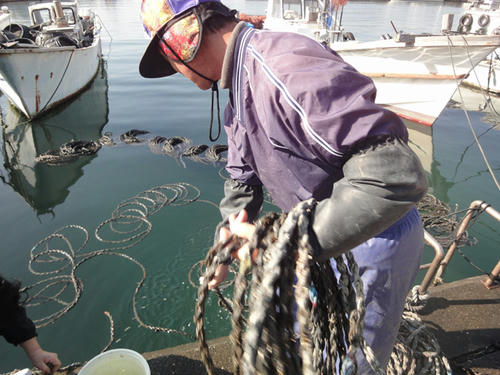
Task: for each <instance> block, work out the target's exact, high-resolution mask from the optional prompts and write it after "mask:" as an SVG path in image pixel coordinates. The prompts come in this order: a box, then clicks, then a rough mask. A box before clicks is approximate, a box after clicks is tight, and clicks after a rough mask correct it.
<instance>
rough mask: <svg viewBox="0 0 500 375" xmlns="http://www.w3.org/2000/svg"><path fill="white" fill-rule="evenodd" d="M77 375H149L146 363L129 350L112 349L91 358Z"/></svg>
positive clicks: (142, 358)
mask: <svg viewBox="0 0 500 375" xmlns="http://www.w3.org/2000/svg"><path fill="white" fill-rule="evenodd" d="M78 375H151V371H150V370H149V365H148V362H147V361H146V360H145V359H144V357H143V356H142V355H140V354H139V353H137V352H134V351H133V350H130V349H113V350H109V351H107V352H104V353H101V354H99V355H97V356H95V357H94V358H92V359H91V360H90V361H89V362H87V364H86V365H85V366H83V367H82V369H81V370H80V372H79V373H78Z"/></svg>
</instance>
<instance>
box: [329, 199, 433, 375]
mask: <svg viewBox="0 0 500 375" xmlns="http://www.w3.org/2000/svg"><path fill="white" fill-rule="evenodd" d="M423 248H424V232H423V228H422V224H421V221H420V215H419V214H418V211H417V209H416V208H413V209H412V210H410V211H409V212H408V213H407V214H406V215H405V216H404V217H403V218H401V219H400V220H399V221H398V222H396V223H395V224H393V225H392V226H391V227H389V228H388V229H387V230H385V231H384V232H382V233H380V234H379V235H378V236H376V237H374V238H371V239H369V240H368V241H366V242H364V243H362V244H361V245H359V246H357V247H355V248H354V249H353V250H351V251H352V254H353V255H354V259H355V260H356V262H357V263H358V266H359V272H360V276H361V279H362V281H363V287H364V293H365V302H366V316H365V330H364V337H365V339H366V341H367V343H368V344H369V345H370V346H371V347H372V349H373V351H374V352H375V357H376V358H377V360H378V361H379V363H380V364H381V366H383V368H385V367H386V366H387V363H388V362H389V358H390V355H391V352H392V349H393V346H394V341H395V339H396V336H397V333H398V329H399V324H400V321H401V315H402V312H403V308H404V304H405V300H406V296H407V294H408V292H409V290H410V289H411V287H412V285H413V283H414V281H415V278H416V276H417V272H418V270H419V266H420V262H421V257H422V252H423ZM330 262H331V264H332V268H333V269H334V271H336V267H335V261H334V260H333V259H332V260H331V261H330ZM336 273H337V272H336ZM337 277H338V274H337ZM358 352H359V353H357V355H356V359H357V362H358V372H357V373H358V374H363V375H364V374H372V373H373V372H372V371H371V368H370V366H369V364H368V363H367V362H366V359H365V357H364V355H363V354H362V353H361V351H358Z"/></svg>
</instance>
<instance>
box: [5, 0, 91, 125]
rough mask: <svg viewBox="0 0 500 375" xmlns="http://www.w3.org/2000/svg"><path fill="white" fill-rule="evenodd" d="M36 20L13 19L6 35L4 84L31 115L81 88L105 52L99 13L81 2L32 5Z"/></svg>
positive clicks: (13, 97)
mask: <svg viewBox="0 0 500 375" xmlns="http://www.w3.org/2000/svg"><path fill="white" fill-rule="evenodd" d="M28 9H29V15H30V20H31V26H30V27H27V26H24V25H18V24H9V25H8V26H7V27H6V28H4V30H3V32H2V34H1V35H0V37H2V38H3V43H0V45H1V46H2V48H1V49H0V90H2V92H3V93H4V94H5V95H6V96H7V97H8V98H9V100H10V101H11V102H12V103H13V104H14V105H15V106H16V107H17V108H18V109H19V110H20V111H21V112H22V113H23V114H24V115H25V116H26V117H28V118H29V119H33V118H35V117H37V116H39V115H40V114H42V113H44V112H46V111H47V110H49V109H51V108H53V107H55V106H57V105H58V104H59V103H62V102H64V101H66V100H68V99H69V98H71V97H72V96H74V95H76V94H78V93H79V92H81V91H82V90H83V89H84V88H85V87H86V86H87V85H88V84H89V83H90V82H91V80H92V79H93V78H94V76H95V74H96V72H97V69H98V66H99V61H100V58H101V41H100V35H99V31H100V27H99V25H98V24H97V23H96V22H95V19H94V18H95V15H94V14H93V13H92V12H88V13H87V14H86V15H85V16H82V15H80V14H79V13H78V6H77V3H76V2H71V3H70V2H63V3H61V2H59V1H54V2H52V3H40V4H35V5H31V6H29V8H28Z"/></svg>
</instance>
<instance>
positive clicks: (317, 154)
mask: <svg viewBox="0 0 500 375" xmlns="http://www.w3.org/2000/svg"><path fill="white" fill-rule="evenodd" d="M141 13H142V20H143V23H144V27H145V29H146V31H147V32H148V33H149V34H150V36H151V37H152V40H151V42H150V44H149V46H148V48H147V50H146V52H145V53H144V56H143V58H142V60H141V63H140V67H139V70H140V73H141V75H143V76H144V77H148V78H154V77H163V76H168V75H171V74H174V73H176V72H179V73H181V74H183V75H184V76H185V77H187V78H188V79H190V80H191V81H192V82H194V83H195V84H196V85H197V86H198V87H199V88H200V89H202V90H206V89H209V88H210V87H212V90H214V91H215V90H216V89H217V82H220V85H221V87H222V88H226V89H229V91H230V100H229V103H228V105H227V107H226V111H225V130H226V133H227V138H228V147H229V150H228V162H227V166H226V169H227V171H228V172H229V174H230V176H231V179H230V180H228V181H226V183H225V186H224V192H225V197H224V199H223V200H222V201H221V205H220V209H221V213H222V216H223V218H224V219H229V223H230V230H231V231H232V232H233V233H235V234H237V235H239V236H243V237H247V238H249V237H250V236H251V234H252V231H253V226H252V224H251V222H252V221H254V220H255V219H256V218H257V216H258V214H259V211H260V208H261V205H262V201H263V198H262V196H263V194H262V185H264V186H265V187H266V189H267V190H268V191H269V193H270V194H271V196H272V198H273V201H274V202H275V203H276V204H277V205H278V206H279V207H280V208H281V209H283V210H284V211H287V210H289V209H290V208H291V207H293V206H294V205H296V204H297V203H298V202H300V201H302V200H305V199H309V198H311V197H312V198H315V199H316V200H317V201H318V205H317V207H316V210H315V213H314V217H313V226H312V229H313V232H314V233H313V234H314V235H315V236H312V237H313V240H314V241H316V245H317V246H316V247H317V248H318V249H320V250H319V251H318V253H317V254H316V256H317V259H319V260H325V259H329V258H332V257H334V256H338V255H340V254H342V253H343V252H346V251H349V250H351V249H352V250H351V251H352V252H353V254H354V257H355V259H356V261H357V263H358V265H359V267H360V273H361V277H362V280H363V283H364V291H365V294H366V302H367V312H366V318H365V324H366V326H365V332H364V336H365V338H366V339H367V342H368V343H369V344H370V345H371V346H372V348H373V349H374V351H375V354H376V356H377V359H378V360H379V362H380V363H381V364H382V366H385V365H386V364H387V362H388V360H389V356H390V353H391V351H392V347H393V344H394V340H395V337H396V334H397V330H398V324H399V321H400V318H401V313H402V310H403V306H404V301H405V297H406V295H407V292H408V290H409V288H410V287H411V285H412V283H413V281H414V278H415V276H416V273H417V271H418V268H419V264H420V258H421V253H422V249H423V230H422V226H421V223H420V219H419V216H418V212H417V211H416V208H415V203H416V202H417V201H418V200H419V199H420V198H421V197H422V196H423V194H425V192H426V189H427V179H426V176H425V173H424V171H423V169H422V167H421V164H420V162H419V160H418V158H417V157H416V156H415V154H414V153H413V152H412V151H411V150H410V148H409V147H408V145H407V140H408V133H407V131H406V128H405V126H404V125H403V123H402V122H401V120H400V119H399V118H398V117H397V116H396V115H395V114H393V113H392V112H390V111H387V110H385V109H383V108H382V107H379V106H377V105H375V104H374V100H375V94H376V90H375V87H374V85H373V82H372V81H371V80H370V79H369V78H367V77H365V76H363V75H361V74H360V73H358V72H357V71H356V70H355V69H354V68H352V67H351V66H349V65H348V64H346V63H345V62H344V61H343V60H342V59H341V58H340V57H339V56H338V55H337V54H336V53H335V52H333V51H332V50H330V49H329V48H328V47H325V46H324V45H322V44H319V43H317V42H316V41H314V40H312V39H310V38H308V37H305V36H302V35H299V34H294V33H282V32H272V31H267V30H256V29H254V28H252V27H251V26H250V25H248V24H246V23H245V22H238V19H236V18H235V12H234V11H231V10H229V9H228V8H226V7H225V6H223V5H222V4H221V3H220V2H218V1H211V2H208V1H204V0H143V1H142V6H141ZM238 212H239V214H238V216H235V214H236V213H238ZM229 234H230V232H229V231H228V230H226V229H223V230H221V238H222V239H224V238H228V236H229ZM332 262H333V260H332ZM226 272H227V271H226V269H225V268H224V267H221V268H220V269H219V270H218V274H216V277H215V279H214V280H212V282H211V286H212V287H214V286H215V285H217V284H218V283H219V282H221V280H223V279H224V277H225V273H226ZM358 357H359V358H358V365H359V373H363V374H364V373H370V369H369V366H368V364H367V363H366V361H365V360H364V359H363V358H362V357H361V356H358Z"/></svg>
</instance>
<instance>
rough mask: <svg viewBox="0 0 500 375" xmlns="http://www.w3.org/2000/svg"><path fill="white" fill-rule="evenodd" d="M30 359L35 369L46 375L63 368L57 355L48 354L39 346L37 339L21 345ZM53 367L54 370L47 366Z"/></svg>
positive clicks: (34, 338)
mask: <svg viewBox="0 0 500 375" xmlns="http://www.w3.org/2000/svg"><path fill="white" fill-rule="evenodd" d="M21 347H22V348H23V349H24V351H25V352H26V354H27V355H28V357H29V359H30V360H31V362H32V363H33V365H34V366H35V367H37V368H38V369H40V370H42V371H43V372H44V373H46V374H52V373H54V372H55V371H57V370H58V369H59V367H61V361H59V358H57V354H56V353H50V352H46V351H45V350H43V349H42V348H41V347H40V344H38V340H37V339H36V337H33V338H31V339H29V340H26V341H25V342H23V343H22V344H21ZM49 363H50V364H51V365H52V369H50V368H49V366H47V365H48V364H49Z"/></svg>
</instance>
